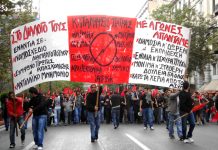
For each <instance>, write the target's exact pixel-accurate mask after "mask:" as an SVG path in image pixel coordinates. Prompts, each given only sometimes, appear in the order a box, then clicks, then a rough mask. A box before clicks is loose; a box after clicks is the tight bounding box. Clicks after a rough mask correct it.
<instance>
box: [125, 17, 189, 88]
mask: <svg viewBox="0 0 218 150" xmlns="http://www.w3.org/2000/svg"><path fill="white" fill-rule="evenodd" d="M189 38H190V29H188V28H185V27H182V26H179V25H175V24H170V23H165V22H159V21H153V20H139V19H138V20H137V26H136V30H135V39H134V46H133V57H132V64H131V68H130V78H129V83H136V84H148V85H156V86H163V87H175V88H181V84H182V82H183V81H184V74H185V69H186V68H187V55H188V52H189V45H190V41H189Z"/></svg>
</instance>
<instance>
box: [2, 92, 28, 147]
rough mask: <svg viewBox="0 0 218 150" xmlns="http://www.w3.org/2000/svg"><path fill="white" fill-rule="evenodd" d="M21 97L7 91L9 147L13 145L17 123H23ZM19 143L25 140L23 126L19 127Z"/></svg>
mask: <svg viewBox="0 0 218 150" xmlns="http://www.w3.org/2000/svg"><path fill="white" fill-rule="evenodd" d="M22 103H23V99H22V98H18V97H15V96H14V93H13V92H9V94H8V101H7V103H6V105H7V110H8V116H9V118H10V121H9V122H10V147H9V148H14V147H15V129H16V128H17V129H18V127H17V123H18V124H19V126H20V125H21V124H22V123H23V112H24V111H23V106H22ZM20 131H21V144H22V145H24V140H25V126H23V127H22V128H21V130H20Z"/></svg>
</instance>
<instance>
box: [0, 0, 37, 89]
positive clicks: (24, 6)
mask: <svg viewBox="0 0 218 150" xmlns="http://www.w3.org/2000/svg"><path fill="white" fill-rule="evenodd" d="M4 1H5V3H6V0H4ZM19 2H22V3H20V4H19V5H17V8H20V10H19V11H15V7H12V8H11V10H10V13H7V12H8V9H5V8H6V6H5V7H2V8H4V9H5V12H6V13H1V15H0V44H1V46H0V52H1V57H0V72H1V73H0V92H1V91H3V90H5V89H8V88H9V87H11V85H12V82H11V81H12V77H11V74H12V73H11V70H12V69H11V63H10V58H11V46H10V33H11V31H12V29H14V28H16V27H18V26H21V25H23V24H26V23H28V22H31V21H33V20H34V18H35V16H34V14H32V13H31V8H30V7H28V6H31V4H30V3H31V1H30V0H22V1H19ZM1 4H4V3H1ZM14 5H16V4H15V3H14ZM12 9H13V10H12Z"/></svg>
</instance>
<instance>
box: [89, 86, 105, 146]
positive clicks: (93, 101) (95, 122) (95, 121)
mask: <svg viewBox="0 0 218 150" xmlns="http://www.w3.org/2000/svg"><path fill="white" fill-rule="evenodd" d="M101 92H102V87H100V88H99V92H98V91H97V86H96V85H95V84H92V85H91V92H90V93H89V94H88V95H87V98H86V99H87V100H86V109H87V119H88V122H89V124H90V130H91V142H95V140H97V139H98V131H99V128H100V111H99V110H100V103H101V102H100V95H101ZM97 97H98V98H97Z"/></svg>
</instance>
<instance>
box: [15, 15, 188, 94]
mask: <svg viewBox="0 0 218 150" xmlns="http://www.w3.org/2000/svg"><path fill="white" fill-rule="evenodd" d="M189 37H190V29H188V28H185V27H182V26H178V25H175V24H170V23H165V22H158V21H152V20H140V19H136V18H126V17H113V16H94V15H90V16H68V17H66V18H60V19H54V20H46V21H41V20H37V21H34V22H32V23H28V24H25V25H23V26H20V27H18V28H15V29H13V30H12V32H11V53H12V67H13V80H14V90H15V94H18V93H20V92H22V91H24V90H26V89H28V88H29V87H31V86H35V85H37V84H40V83H43V82H48V81H57V80H65V81H72V82H90V83H101V84H102V83H103V84H122V83H135V84H149V85H157V86H164V87H170V86H173V87H177V88H179V87H180V86H181V83H182V82H183V77H184V73H185V69H186V68H187V55H188V51H189V45H190V40H189Z"/></svg>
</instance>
